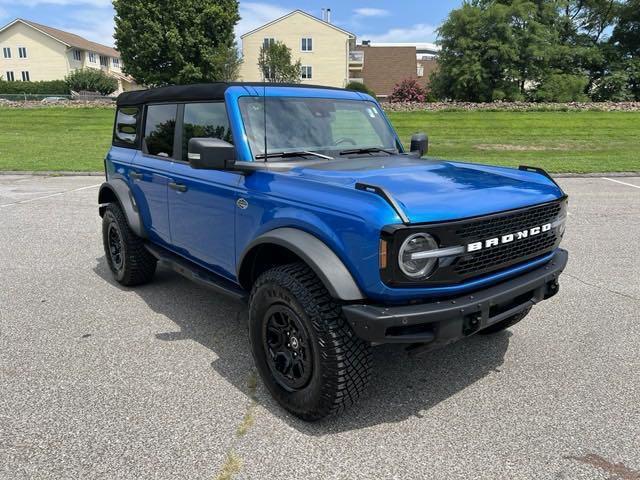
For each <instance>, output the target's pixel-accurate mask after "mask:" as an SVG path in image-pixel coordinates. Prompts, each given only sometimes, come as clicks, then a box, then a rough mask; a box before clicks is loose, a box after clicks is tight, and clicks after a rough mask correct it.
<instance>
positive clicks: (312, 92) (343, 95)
mask: <svg viewBox="0 0 640 480" xmlns="http://www.w3.org/2000/svg"><path fill="white" fill-rule="evenodd" d="M252 90H254V92H255V93H252V94H249V93H247V92H246V91H245V92H242V93H240V92H238V93H239V94H237V95H234V97H235V98H234V101H235V107H236V108H235V109H234V110H235V114H236V115H235V117H236V118H235V120H236V121H237V122H238V127H240V128H241V130H242V136H241V137H242V139H243V143H244V145H243V148H242V149H241V150H242V151H241V152H240V156H241V157H243V160H245V161H249V162H259V163H260V162H277V161H282V160H283V159H281V158H277V157H276V158H256V156H258V157H259V156H261V155H262V154H263V152H261V151H259V152H256V153H254V152H253V146H252V145H251V142H250V140H249V135H248V132H247V125H246V123H245V118H244V115H243V114H242V110H241V100H242V99H244V98H247V97H249V98H255V99H260V100H262V99H264V98H265V94H266V99H267V100H269V99H272V98H276V99H287V98H291V99H311V100H329V101H335V102H340V101H350V102H365V103H368V104H372V106H374V107H375V108H376V109H377V111H378V113H379V116H380V119H381V120H382V125H384V127H385V128H386V129H387V130H388V132H389V134H390V136H391V140H392V142H393V144H394V147H393V148H394V149H395V150H396V151H397V152H398V153H399V154H401V153H405V150H404V146H403V144H402V142H401V141H400V138H399V137H398V134H397V132H396V131H395V129H394V128H393V125H392V124H391V122H390V121H389V119H388V117H387V116H386V114H385V112H384V110H383V109H382V107H381V105H380V104H379V103H378V102H377V101H376V100H375V99H373V98H372V97H369V96H365V95H362V94H360V93H357V92H351V91H348V90H338V89H336V90H329V89H326V90H325V89H322V88H304V87H273V86H266V87H265V88H264V89H263V88H260V87H254V88H253V89H252ZM263 90H264V91H263ZM372 147H373V145H372ZM349 149H351V145H349V144H345V145H344V148H339V147H338V146H336V148H335V149H330V150H327V149H319V150H317V153H321V154H326V155H330V156H331V157H335V160H339V159H340V155H339V152H340V150H349ZM281 151H282V149H274V150H273V152H274V153H279V152H281ZM314 151H315V150H314ZM267 153H268V154H271V153H272V151H271V150H269V151H268V152H267ZM356 155H357V154H356ZM362 155H368V154H362ZM342 158H347V157H345V156H343V157H342ZM305 159H308V157H307V158H305V157H303V156H300V157H288V158H286V159H285V160H286V161H288V162H291V161H296V160H297V161H303V160H305ZM315 160H317V159H315ZM328 161H332V160H328Z"/></svg>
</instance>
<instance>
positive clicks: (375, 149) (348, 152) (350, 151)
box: [340, 147, 398, 155]
mask: <svg viewBox="0 0 640 480" xmlns="http://www.w3.org/2000/svg"><path fill="white" fill-rule="evenodd" d="M378 152H384V153H388V154H389V155H393V154H395V153H398V152H396V151H395V150H391V149H390V148H378V147H366V148H350V149H348V150H341V151H340V155H351V154H354V153H378Z"/></svg>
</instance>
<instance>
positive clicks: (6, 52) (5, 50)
mask: <svg viewBox="0 0 640 480" xmlns="http://www.w3.org/2000/svg"><path fill="white" fill-rule="evenodd" d="M2 55H3V56H4V58H11V48H9V47H4V48H3V49H2Z"/></svg>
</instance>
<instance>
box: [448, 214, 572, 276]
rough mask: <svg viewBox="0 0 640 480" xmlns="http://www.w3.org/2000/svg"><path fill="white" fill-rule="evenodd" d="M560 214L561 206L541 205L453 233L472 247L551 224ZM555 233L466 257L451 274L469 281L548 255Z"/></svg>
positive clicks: (481, 222) (536, 236) (554, 231)
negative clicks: (489, 240) (471, 244)
mask: <svg viewBox="0 0 640 480" xmlns="http://www.w3.org/2000/svg"><path fill="white" fill-rule="evenodd" d="M561 211H562V204H560V203H559V202H558V203H550V204H546V205H540V206H539V207H533V208H530V209H527V210H524V211H519V212H514V213H511V214H507V215H504V216H497V217H493V218H490V219H487V220H482V219H480V220H478V221H476V222H472V223H468V224H466V225H462V226H460V227H459V228H457V229H456V232H455V233H456V236H458V237H459V238H461V239H462V240H464V242H465V243H471V242H473V241H477V240H484V239H487V238H492V237H499V236H501V235H504V234H507V233H514V232H518V231H520V230H524V229H527V228H531V227H534V226H540V225H544V224H546V223H550V222H553V221H554V220H555V219H556V218H558V216H559V214H560V212H561ZM556 232H557V230H556V229H553V230H551V231H548V232H543V233H540V234H538V235H535V236H531V237H528V238H525V239H522V240H518V241H515V242H511V243H505V244H502V245H498V246H496V247H492V248H488V249H486V250H479V251H478V252H474V253H471V254H468V255H465V256H463V257H461V258H459V259H458V260H457V261H456V262H455V263H454V265H453V270H454V271H455V272H456V273H457V274H458V275H461V276H463V277H468V276H470V275H474V274H480V273H484V272H489V271H492V270H496V269H498V268H501V267H504V266H507V265H512V264H514V263H517V262H518V261H522V260H525V259H529V258H534V257H537V256H539V255H542V254H544V253H547V252H549V251H550V250H551V249H552V248H553V247H554V245H555V244H556V243H557V242H558V240H559V239H558V235H557V233H556Z"/></svg>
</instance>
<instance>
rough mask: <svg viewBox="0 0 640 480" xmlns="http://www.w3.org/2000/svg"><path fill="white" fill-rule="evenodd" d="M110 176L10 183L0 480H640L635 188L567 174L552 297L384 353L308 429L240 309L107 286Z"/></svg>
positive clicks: (4, 188)
mask: <svg viewBox="0 0 640 480" xmlns="http://www.w3.org/2000/svg"><path fill="white" fill-rule="evenodd" d="M101 181H102V179H101V178H100V177H30V176H0V478H6V479H23V478H30V479H31V478H34V479H38V478H70V479H71V478H73V479H77V478H106V479H116V478H163V479H165V478H166V479H178V478H188V479H200V478H202V479H209V480H213V479H216V478H231V475H233V478H238V479H280V478H283V479H284V478H298V479H312V478H313V479H315V478H318V479H328V478H372V479H374V478H375V479H377V478H385V479H387V478H398V479H400V478H403V479H404V478H411V479H413V478H415V479H419V478H434V479H453V478H474V479H479V478H491V479H495V478H504V479H521V478H523V479H524V478H536V479H577V478H584V479H594V478H595V479H598V478H602V479H609V478H616V479H622V480H630V479H638V478H640V373H639V372H640V314H639V307H640V260H639V258H640V255H639V254H640V178H634V177H615V178H609V179H606V178H563V179H560V180H559V182H560V183H561V185H562V186H563V187H564V188H565V190H566V191H567V193H568V194H569V195H570V204H569V212H570V216H569V220H568V225H567V234H566V237H565V242H564V246H565V247H566V248H568V250H569V251H570V254H571V257H570V260H569V265H568V267H567V270H566V271H565V273H564V275H563V276H562V278H561V291H560V294H559V295H557V296H556V297H554V298H553V299H551V300H549V301H548V302H544V303H543V304H541V305H539V306H537V307H536V308H534V310H533V311H532V313H531V314H530V315H529V316H528V317H527V319H526V320H525V321H523V322H522V323H520V324H519V325H517V326H515V327H514V328H513V329H512V330H510V331H507V332H503V333H501V334H498V335H494V336H476V337H471V338H469V339H467V340H465V341H463V342H460V343H458V344H455V345H453V346H450V347H448V348H446V349H443V350H439V351H435V352H431V353H428V354H425V355H423V356H419V357H407V355H406V354H405V352H404V350H403V349H402V347H398V346H383V347H377V348H376V349H375V353H374V359H375V361H374V371H373V372H374V373H373V378H372V382H371V385H370V388H369V390H368V392H367V394H366V395H365V396H364V397H363V398H362V400H361V401H360V403H359V404H358V405H357V406H356V407H355V408H352V409H351V410H349V411H347V412H346V413H345V414H343V415H342V416H340V417H337V418H333V419H330V420H327V421H323V422H321V423H315V424H308V423H304V422H302V421H299V420H298V419H296V418H295V417H292V416H291V415H289V414H287V413H286V412H284V411H283V410H281V409H280V408H279V407H278V406H277V405H276V404H275V402H274V401H273V400H272V399H271V398H270V396H269V395H268V393H267V392H266V390H265V388H264V387H263V385H262V384H261V383H260V381H259V380H258V381H257V382H256V376H255V371H254V367H253V360H252V358H251V354H250V351H249V345H248V339H247V332H246V314H245V311H244V310H243V307H242V306H241V305H239V304H236V303H234V302H232V301H227V300H225V299H223V298H220V297H217V296H215V295H214V294H212V293H211V292H210V291H208V290H205V289H203V288H201V287H199V286H197V285H195V284H193V283H190V282H188V281H187V280H185V279H183V278H182V277H180V276H179V275H177V274H175V273H173V272H170V271H168V270H162V269H161V270H159V272H158V275H157V277H156V280H155V281H154V282H153V283H151V284H149V285H146V286H144V287H140V288H135V289H126V288H122V287H120V286H118V285H117V284H116V283H115V282H114V281H113V280H112V279H111V276H110V272H109V271H108V267H107V266H106V262H105V259H104V254H103V250H102V240H101V233H100V232H101V230H100V218H99V217H98V215H97V208H96V199H97V192H98V184H99V183H101ZM225 475H227V476H225Z"/></svg>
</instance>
